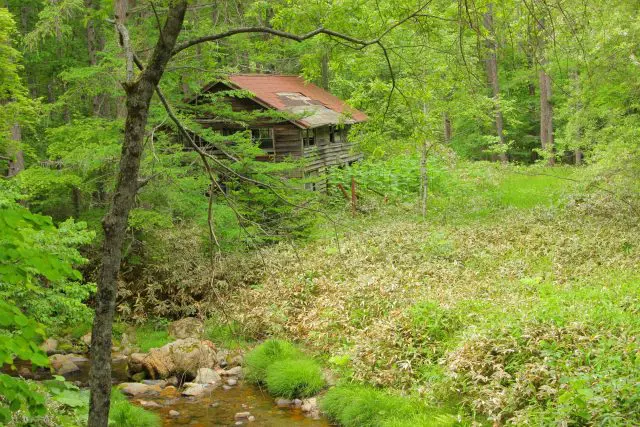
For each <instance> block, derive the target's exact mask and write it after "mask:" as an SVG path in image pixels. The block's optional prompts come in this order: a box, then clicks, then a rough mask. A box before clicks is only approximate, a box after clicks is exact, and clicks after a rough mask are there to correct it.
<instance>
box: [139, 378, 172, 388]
mask: <svg viewBox="0 0 640 427" xmlns="http://www.w3.org/2000/svg"><path fill="white" fill-rule="evenodd" d="M142 384H145V385H157V386H160V387H164V386H166V385H167V382H166V381H165V380H142Z"/></svg>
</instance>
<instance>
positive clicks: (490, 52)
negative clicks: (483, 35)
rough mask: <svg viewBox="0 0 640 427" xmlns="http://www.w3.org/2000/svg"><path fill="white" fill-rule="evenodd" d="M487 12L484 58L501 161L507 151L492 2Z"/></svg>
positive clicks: (504, 159) (503, 161) (504, 160)
mask: <svg viewBox="0 0 640 427" xmlns="http://www.w3.org/2000/svg"><path fill="white" fill-rule="evenodd" d="M487 8H488V9H487V12H486V13H485V14H484V19H483V24H484V27H485V29H486V30H487V31H488V32H489V37H488V38H487V40H486V42H485V45H486V47H487V58H486V59H485V63H486V67H487V79H488V81H489V87H490V88H491V96H492V97H493V101H494V104H495V105H494V115H495V126H496V134H497V135H498V140H499V141H500V149H501V151H500V155H499V157H500V161H501V162H502V163H506V162H507V153H505V152H504V151H503V150H504V149H505V146H506V142H505V138H504V118H503V116H502V109H501V108H500V83H499V81H498V43H497V41H496V31H495V28H494V26H493V3H489V5H488V6H487Z"/></svg>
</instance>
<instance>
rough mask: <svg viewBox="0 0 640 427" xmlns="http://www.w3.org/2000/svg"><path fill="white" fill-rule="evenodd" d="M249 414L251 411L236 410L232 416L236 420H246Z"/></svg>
mask: <svg viewBox="0 0 640 427" xmlns="http://www.w3.org/2000/svg"><path fill="white" fill-rule="evenodd" d="M250 416H251V412H236V414H235V415H234V417H233V418H234V419H235V420H236V421H242V420H248V419H249V417H250Z"/></svg>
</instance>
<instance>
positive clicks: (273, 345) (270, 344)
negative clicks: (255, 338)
mask: <svg viewBox="0 0 640 427" xmlns="http://www.w3.org/2000/svg"><path fill="white" fill-rule="evenodd" d="M302 357H303V354H302V352H301V351H300V350H298V349H297V348H296V347H295V346H294V345H293V344H291V343H289V342H287V341H282V340H274V339H271V340H267V341H265V342H263V343H262V344H260V345H259V346H257V347H256V348H254V349H253V350H251V351H250V352H249V353H247V355H246V356H245V358H244V367H245V377H246V378H247V380H249V381H251V382H253V383H263V382H264V381H265V379H266V376H267V368H268V367H269V366H270V365H271V364H272V363H274V362H278V361H282V360H287V359H299V358H302Z"/></svg>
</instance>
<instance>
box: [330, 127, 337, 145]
mask: <svg viewBox="0 0 640 427" xmlns="http://www.w3.org/2000/svg"><path fill="white" fill-rule="evenodd" d="M334 142H336V127H335V126H333V125H331V126H329V143H330V144H333V143H334Z"/></svg>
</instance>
